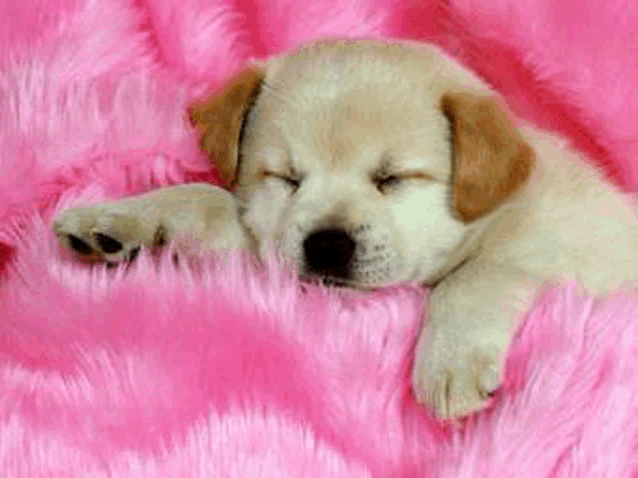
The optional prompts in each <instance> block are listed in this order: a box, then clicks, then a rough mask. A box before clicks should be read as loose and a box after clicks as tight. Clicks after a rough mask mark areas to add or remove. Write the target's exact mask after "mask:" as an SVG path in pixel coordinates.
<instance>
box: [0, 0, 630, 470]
mask: <svg viewBox="0 0 638 478" xmlns="http://www.w3.org/2000/svg"><path fill="white" fill-rule="evenodd" d="M0 19H1V20H0V267H1V272H0V403H1V406H0V475H2V476H6V477H71V476H78V477H89V476H90V477H102V476H104V477H106V476H110V477H171V478H174V477H233V476H234V477H257V476H264V477H278V476H297V477H331V476H334V477H351V476H352V477H354V476H357V477H359V476H362V477H363V476H375V477H377V476H378V477H388V476H400V477H407V476H421V477H429V476H432V477H434V476H436V477H439V476H449V477H468V478H477V477H495V476H499V477H501V476H502V477H507V476H512V477H550V476H551V477H567V476H569V477H593V476H596V477H604V476H606V477H636V476H638V339H637V337H638V320H636V319H637V318H638V300H637V299H636V298H635V297H632V296H628V295H624V294H620V293H618V294H612V295H610V296H609V297H607V298H604V299H602V298H598V299H597V298H594V297H589V296H587V295H583V294H582V293H581V292H579V290H578V287H577V285H576V284H568V285H566V286H564V287H560V288H554V289H548V290H547V291H546V293H545V294H544V295H543V297H542V298H541V299H540V300H539V301H538V303H537V304H536V306H535V307H534V308H533V309H532V310H531V311H530V312H529V314H528V316H527V317H526V320H525V321H524V323H523V325H522V326H521V328H520V330H519V331H518V333H517V335H516V339H515V341H514V343H513V344H512V346H511V348H510V351H509V355H508V360H507V372H506V380H505V385H504V386H503V388H502V389H501V390H500V391H499V392H498V393H497V396H496V397H495V398H494V400H493V402H492V403H491V405H490V407H489V408H488V409H487V410H485V411H483V412H481V413H479V414H476V415H474V416H472V417H470V418H469V419H467V420H466V421H465V422H464V423H462V424H461V426H460V427H453V426H448V425H445V424H441V423H439V422H437V421H435V420H434V419H432V418H431V416H430V415H429V413H428V411H427V410H426V409H424V408H423V407H420V406H418V405H417V404H416V403H415V401H414V398H413V395H412V393H411V390H410V383H409V375H410V367H411V360H412V353H413V347H414V342H415V339H416V336H417V333H418V330H419V326H420V321H421V318H422V310H423V308H424V306H425V305H426V302H427V293H426V291H423V290H418V289H410V288H396V289H391V290H387V291H383V292H378V293H375V294H369V295H363V296H355V295H352V294H350V293H347V292H346V291H333V290H326V289H322V288H317V287H311V286H308V285H304V284H300V283H299V281H298V279H297V277H296V276H295V274H294V273H293V272H290V271H289V270H287V269H286V268H285V267H283V266H281V265H280V264H278V263H277V261H276V260H273V262H272V263H270V264H267V265H265V266H260V265H257V264H253V263H252V262H250V261H248V260H242V259H241V258H235V259H233V260H227V261H222V260H219V259H217V260H216V259H214V258H210V259H206V260H204V261H203V262H202V263H201V264H199V265H198V266H196V267H195V266H193V267H187V266H185V265H180V266H174V265H173V264H172V263H170V262H165V261H163V260H160V261H159V262H157V261H155V260H153V259H152V258H150V257H149V256H146V255H144V254H142V255H141V256H140V258H139V259H138V260H137V261H136V263H134V264H133V265H131V266H130V267H123V268H120V269H116V270H107V269H105V268H104V267H100V266H95V267H92V268H90V267H88V266H83V265H80V264H76V263H74V262H73V260H71V259H70V258H69V257H66V256H65V255H64V254H63V253H62V252H61V251H60V250H59V248H58V247H57V245H56V243H55V239H54V238H53V237H52V235H51V233H50V231H49V222H50V220H51V218H52V217H53V215H54V214H56V212H58V211H59V210H60V209H62V208H65V207H70V206H74V205H79V204H86V203H91V202H97V201H100V200H104V199H106V198H115V197H120V196H124V195H129V194H133V193H139V192H143V191H147V190H149V189H152V188H155V187H159V186H164V185H168V184H175V183H182V182H188V181H195V180H199V181H202V180H205V181H212V182H215V181H217V176H216V174H215V172H214V171H212V170H211V167H210V165H209V164H208V162H207V161H206V159H205V158H203V157H202V156H201V155H200V154H199V153H198V151H197V147H196V141H195V138H194V137H193V134H192V132H191V131H190V130H189V128H188V126H187V122H186V121H185V118H184V111H185V104H186V102H187V101H188V100H189V99H190V98H192V97H193V96H195V95H197V94H199V93H201V92H202V91H204V90H205V89H207V88H211V87H214V86H216V85H218V84H219V82H220V81H221V80H222V79H223V78H224V77H225V76H227V75H228V74H230V73H231V72H233V71H234V70H235V69H236V68H238V67H239V66H240V65H242V64H243V63H244V62H245V61H247V60H249V59H250V58H254V57H264V56H267V55H269V54H273V53H278V52H282V51H285V50H286V49H288V48H290V47H293V46H294V45H296V44H298V43H299V42H301V41H305V40H311V39H315V38H319V37H327V36H340V37H343V36H368V37H369V36H372V37H400V38H409V39H422V40H430V41H434V42H436V43H438V44H439V45H441V46H443V47H444V48H445V49H447V50H448V51H450V52H451V53H452V54H454V55H456V56H457V57H459V58H460V59H461V60H462V61H464V62H466V63H467V64H469V65H470V66H472V67H473V68H474V69H476V70H477V71H478V72H479V73H480V74H481V75H483V76H484V77H485V78H486V79H487V80H488V81H490V82H491V83H492V84H493V85H495V87H497V88H498V89H499V90H500V91H501V92H503V93H504V94H505V95H506V97H507V98H508V101H509V102H510V103H511V105H512V107H513V108H514V109H515V110H516V111H517V112H518V113H519V114H520V115H522V116H524V117H526V118H529V119H532V120H534V121H536V122H537V123H539V124H541V125H543V126H548V127H551V128H554V129H557V130H559V131H561V132H563V133H564V134H566V135H567V136H569V137H570V138H571V139H573V141H574V142H575V143H576V144H577V145H578V146H580V147H581V148H582V149H584V150H586V151H587V152H588V153H590V155H591V156H592V158H593V160H594V161H595V162H596V163H597V164H598V165H600V166H602V167H603V168H604V169H605V171H606V172H607V173H608V174H609V177H610V178H611V180H612V181H615V182H616V183H617V184H619V185H620V186H622V187H623V188H625V189H627V190H638V161H636V160H635V159H634V158H635V157H636V154H638V95H635V94H633V92H634V91H635V90H636V89H637V88H638V40H637V38H638V37H637V36H636V35H635V31H636V30H637V29H638V4H636V3H635V2H633V1H631V0H625V1H623V0H611V1H609V0H526V1H524V2H522V1H516V0H489V1H487V2H486V1H484V0H481V1H479V0H449V1H448V2H442V1H430V2H424V1H421V0H409V1H396V0H318V1H300V0H278V1H270V2H269V1H257V0H99V1H98V0H46V1H45V0H28V1H26V0H4V1H3V2H2V4H1V5H0Z"/></svg>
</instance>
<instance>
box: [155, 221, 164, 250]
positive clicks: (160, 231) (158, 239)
mask: <svg viewBox="0 0 638 478" xmlns="http://www.w3.org/2000/svg"><path fill="white" fill-rule="evenodd" d="M166 235H167V232H166V228H165V227H164V226H162V225H161V224H160V226H159V227H158V228H157V231H155V235H154V237H153V246H155V247H162V246H165V245H166Z"/></svg>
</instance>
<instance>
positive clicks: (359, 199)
mask: <svg viewBox="0 0 638 478" xmlns="http://www.w3.org/2000/svg"><path fill="white" fill-rule="evenodd" d="M189 116H190V120H191V122H192V124H193V125H194V127H195V128H196V130H197V131H198V133H199V135H200V137H201V148H202V149H203V150H204V151H205V152H206V153H208V154H209V155H210V158H211V160H212V161H213V163H214V164H215V166H216V167H217V169H218V171H219V172H220V174H221V175H222V178H223V179H224V180H226V182H227V184H228V188H229V189H232V190H234V196H231V195H230V193H227V192H222V191H221V189H219V188H215V187H213V186H207V185H201V184H197V185H185V186H179V187H177V188H167V189H162V190H159V191H155V192H153V193H151V194H149V195H147V196H145V197H142V198H133V199H127V200H125V201H120V202H114V203H109V204H102V205H98V206H95V207H89V208H82V209H73V210H70V211H66V212H64V213H62V215H61V216H60V217H59V218H58V219H57V221H56V222H55V225H54V229H55V231H56V233H57V234H58V236H59V237H60V238H61V240H62V243H63V245H65V246H67V247H69V248H71V249H74V250H76V251H77V252H78V253H80V254H83V255H85V256H91V257H94V258H97V259H103V260H107V261H118V260H122V259H126V258H127V257H128V256H129V255H130V251H133V250H135V249H136V248H137V247H139V246H150V245H152V244H154V243H157V242H158V241H159V239H158V238H162V240H164V241H166V240H172V241H175V242H176V243H177V244H180V245H182V246H183V247H184V249H185V250H186V251H187V252H189V253H197V251H201V249H202V248H204V249H215V250H222V249H228V248H232V247H244V248H249V249H252V250H253V252H254V253H255V254H256V255H257V256H258V257H261V258H266V257H268V256H269V255H270V254H271V253H272V251H273V250H276V251H278V252H279V253H280V254H281V255H283V256H284V257H286V258H289V259H291V260H293V261H294V262H295V263H296V264H298V268H299V272H300V274H301V275H302V276H305V277H319V278H322V279H325V280H327V281H329V282H332V283H336V284H338V285H344V286H348V287H356V288H362V289H370V288H376V287H383V286H388V285H392V284H400V283H417V284H424V285H430V286H434V291H433V294H432V296H431V300H430V304H429V321H428V322H427V325H426V326H425V327H424V329H423V331H422V332H421V335H420V339H419V343H418V345H417V348H416V356H415V362H414V372H413V386H414V392H415V394H416V396H417V398H418V399H419V400H420V401H422V402H425V403H427V404H429V405H430V406H431V407H432V409H433V410H434V412H435V413H436V415H437V416H438V417H440V418H444V419H447V418H455V417H459V416H463V415H466V414H468V413H470V412H473V411H476V410H478V409H480V408H482V407H484V406H485V404H486V403H487V402H488V400H489V397H490V395H491V394H492V392H493V391H494V390H495V389H496V388H497V387H498V386H499V384H500V383H501V381H502V377H503V362H504V357H505V353H506V350H507V345H508V342H509V340H510V338H511V336H512V333H513V331H514V330H515V329H516V327H517V325H518V321H519V319H520V318H521V316H522V315H523V314H524V313H525V312H526V311H527V310H528V309H529V308H530V306H531V305H532V303H533V301H534V299H535V297H536V296H537V294H538V293H539V291H540V290H541V288H542V287H543V286H544V285H546V284H548V283H554V282H557V281H564V280H569V279H576V280H578V281H580V282H581V283H582V284H583V286H584V288H585V290H587V291H589V292H591V293H599V294H602V293H605V292H606V291H610V290H616V289H618V288H619V287H622V286H624V285H625V284H631V283H632V281H636V280H638V220H637V218H636V214H635V210H634V207H635V206H634V205H633V204H632V199H631V198H630V197H628V196H625V195H623V194H621V193H620V192H619V191H618V190H617V189H616V188H614V187H613V186H612V185H610V184H608V183H606V182H605V181H604V179H603V176H602V175H601V174H600V173H599V172H598V171H596V170H595V169H594V168H593V167H591V166H588V165H587V163H586V162H585V161H583V160H582V158H580V157H579V155H580V153H578V152H577V151H575V150H573V149H572V148H571V147H570V146H569V144H568V143H567V142H566V141H565V140H563V139H561V138H559V137H557V136H555V135H553V134H550V133H548V132H544V131H540V130H538V129H536V128H534V127H533V126H530V125H527V124H524V123H523V122H522V121H520V120H519V119H517V118H516V117H514V115H513V114H512V113H511V112H510V111H509V110H508V108H507V106H506V104H505V102H504V101H503V99H502V98H501V97H499V95H498V94H496V93H495V92H494V91H492V90H491V89H490V88H489V87H488V86H487V85H486V84H485V83H484V82H483V81H481V79H479V78H478V77H477V76H476V75H474V74H473V73H472V72H470V71H468V70H467V69H466V68H465V67H464V66H462V65H461V64H459V63H458V62H457V61H455V60H453V59H452V58H450V57H449V56H447V55H445V54H444V53H442V52H441V51H440V50H438V49H437V48H435V47H433V46H430V45H423V44H420V45H419V44H408V43H398V42H380V41H369V40H365V41H363V40H360V41H353V40H331V41H320V42H314V43H310V44H307V45H304V46H302V47H300V48H299V49H297V50H296V51H294V52H292V53H290V54H287V55H284V56H280V57H275V58H272V59H271V60H269V61H268V62H267V64H266V65H264V66H253V67H249V68H247V69H246V70H244V71H243V72H241V73H239V74H238V75H236V76H235V77H233V78H232V79H231V80H230V81H229V82H228V83H227V84H226V86H225V87H224V88H222V89H221V90H219V91H217V92H215V93H214V94H213V95H212V96H210V97H209V98H207V99H205V100H203V101H200V102H198V103H196V104H194V105H192V107H191V108H190V109H189ZM195 243H196V244H198V248H194V247H192V244H195Z"/></svg>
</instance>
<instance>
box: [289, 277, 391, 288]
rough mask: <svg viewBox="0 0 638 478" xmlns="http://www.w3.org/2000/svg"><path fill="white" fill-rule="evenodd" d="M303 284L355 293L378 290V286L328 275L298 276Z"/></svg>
mask: <svg viewBox="0 0 638 478" xmlns="http://www.w3.org/2000/svg"><path fill="white" fill-rule="evenodd" d="M300 278H301V280H302V281H303V282H306V283H309V284H314V285H322V286H325V287H330V288H337V289H352V290H357V291H372V290H375V289H378V288H379V286H373V285H365V284H362V283H360V282H358V281H356V280H353V279H346V278H343V277H334V276H329V275H321V274H315V273H304V274H301V276H300Z"/></svg>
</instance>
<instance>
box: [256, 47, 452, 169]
mask: <svg viewBox="0 0 638 478" xmlns="http://www.w3.org/2000/svg"><path fill="white" fill-rule="evenodd" d="M448 70H450V71H451V73H450V71H448ZM452 74H457V73H455V67H454V66H450V61H449V60H446V59H445V58H444V57H442V56H441V53H440V52H438V51H437V50H432V49H429V48H424V47H414V46H410V45H407V46H406V45H404V44H398V43H396V44H393V43H382V42H361V41H357V42H352V41H347V40H344V41H336V40H335V41H328V42H319V43H313V44H310V45H308V46H304V47H302V48H300V49H299V50H298V51H296V52H293V53H292V54H290V55H287V56H284V57H280V58H277V59H275V60H273V61H272V63H270V64H269V67H268V73H267V76H266V80H265V83H266V87H265V88H264V89H263V92H262V95H261V97H260V100H259V101H258V106H257V110H259V117H260V118H262V121H260V126H261V127H264V128H267V129H268V130H269V131H270V133H269V134H268V137H269V141H270V144H271V145H272V144H273V143H276V142H278V143H280V144H281V145H282V146H284V149H286V155H290V156H292V160H293V162H294V163H296V165H297V166H298V167H306V168H307V167H312V165H317V166H319V167H326V166H332V167H347V166H349V165H355V166H356V167H357V168H359V169H361V168H366V169H368V170H370V169H372V168H374V167H375V165H377V166H378V165H379V164H380V163H381V162H382V161H383V162H384V163H386V164H388V163H391V164H393V165H394V166H397V165H398V166H403V167H405V168H411V167H413V168H419V167H423V166H424V164H425V162H424V160H427V161H426V162H427V163H428V164H427V166H428V167H430V168H434V169H438V170H440V171H439V172H440V174H439V175H447V173H448V171H449V164H448V162H447V160H448V159H449V151H450V144H449V124H448V123H447V120H446V119H445V117H444V115H443V114H442V112H441V110H440V108H439V100H440V97H441V95H442V94H443V93H444V91H446V90H447V89H448V88H450V82H449V81H448V80H445V81H442V78H444V77H447V78H450V77H451V75H452ZM262 132H264V130H263V129H262ZM275 138H277V139H275ZM432 158H435V159H438V160H439V161H438V163H436V162H433V161H432ZM318 159H319V161H317V160H318ZM388 160H390V161H388ZM410 162H412V163H413V164H410ZM300 163H302V164H300ZM303 163H306V164H303ZM439 163H440V164H439Z"/></svg>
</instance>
